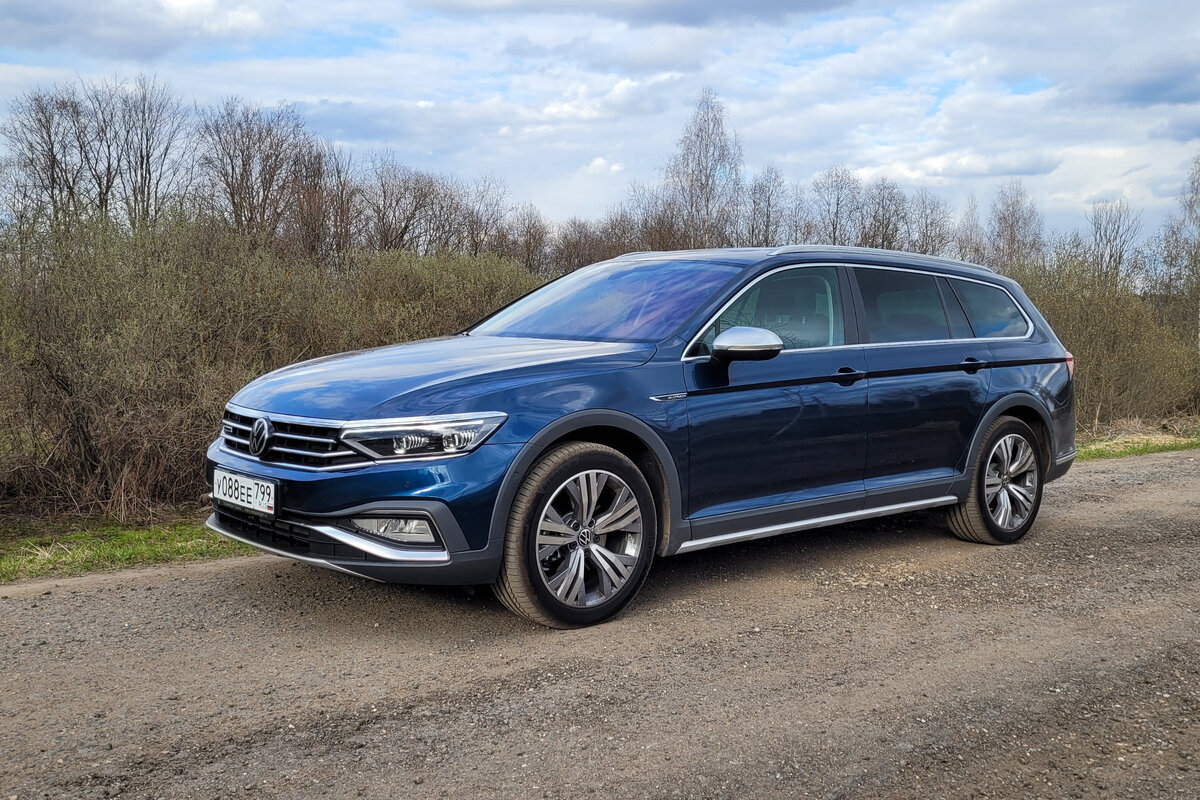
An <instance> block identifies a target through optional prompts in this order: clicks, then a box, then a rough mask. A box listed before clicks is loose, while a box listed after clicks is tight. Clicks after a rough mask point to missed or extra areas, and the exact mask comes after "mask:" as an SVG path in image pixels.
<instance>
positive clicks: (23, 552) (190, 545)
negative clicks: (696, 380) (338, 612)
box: [0, 521, 257, 583]
mask: <svg viewBox="0 0 1200 800" xmlns="http://www.w3.org/2000/svg"><path fill="white" fill-rule="evenodd" d="M55 527H59V528H62V527H65V528H67V530H66V531H65V532H55V531H54V530H53V528H55ZM254 552H257V551H256V550H254V548H252V547H248V546H246V545H242V544H238V543H236V542H231V541H229V540H228V539H223V538H221V537H219V536H217V535H216V534H215V533H213V532H211V531H209V530H207V529H206V528H204V527H203V526H201V525H198V524H196V523H194V522H175V523H170V524H166V525H155V526H152V527H143V528H135V527H126V526H122V525H115V524H111V523H107V524H106V523H100V522H83V523H69V524H68V523H62V524H59V525H54V524H52V523H49V522H42V521H38V522H28V521H18V522H0V583H7V582H10V581H15V580H21V579H27V578H46V577H59V576H62V577H65V576H69V575H81V574H83V573H85V572H95V571H97V570H104V569H118V568H122V567H136V566H144V565H147V564H163V563H166V562H170V561H191V560H196V559H210V558H224V557H228V556H237V555H247V554H250V553H254Z"/></svg>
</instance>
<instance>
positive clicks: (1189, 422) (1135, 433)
mask: <svg viewBox="0 0 1200 800" xmlns="http://www.w3.org/2000/svg"><path fill="white" fill-rule="evenodd" d="M1192 448H1200V417H1175V418H1172V419H1165V420H1142V419H1122V420H1117V421H1115V422H1111V423H1108V424H1106V425H1101V426H1094V427H1092V428H1090V429H1088V430H1085V431H1080V433H1079V455H1078V459H1079V460H1080V461H1091V460H1094V459H1099V458H1119V457H1123V456H1134V455H1144V454H1146V453H1164V452H1169V451H1172V450H1190V449H1192Z"/></svg>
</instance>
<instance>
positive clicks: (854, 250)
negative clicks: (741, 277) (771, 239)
mask: <svg viewBox="0 0 1200 800" xmlns="http://www.w3.org/2000/svg"><path fill="white" fill-rule="evenodd" d="M830 252H833V253H846V254H857V255H870V256H902V257H904V258H908V259H913V258H916V259H920V260H922V261H926V262H930V263H935V264H953V265H954V266H956V267H971V268H973V269H980V270H983V271H985V272H992V273H994V272H995V271H996V270H994V269H992V268H991V267H989V266H985V265H984V264H972V263H971V262H970V261H960V260H959V259H956V258H944V257H942V256H928V255H924V254H922V253H909V252H906V251H903V250H883V249H880V248H877V247H847V246H846V245H835V244H789V245H784V246H783V247H777V248H775V249H774V250H772V251H771V255H773V256H779V255H786V254H787V253H830Z"/></svg>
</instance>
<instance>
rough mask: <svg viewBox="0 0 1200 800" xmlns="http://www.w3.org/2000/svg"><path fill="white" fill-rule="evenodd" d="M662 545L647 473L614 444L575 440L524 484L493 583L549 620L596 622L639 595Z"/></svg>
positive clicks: (566, 624)
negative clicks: (496, 576)
mask: <svg viewBox="0 0 1200 800" xmlns="http://www.w3.org/2000/svg"><path fill="white" fill-rule="evenodd" d="M589 509H590V514H588V513H585V512H588V511H589ZM584 516H588V518H587V519H583V517H584ZM657 544H658V519H657V516H656V513H655V505H654V495H653V494H652V492H651V491H650V486H649V484H648V483H647V482H646V478H645V477H644V476H643V475H642V473H641V471H639V470H638V468H637V467H636V466H634V464H633V462H632V461H630V460H629V459H628V458H626V457H625V456H624V455H623V454H621V453H620V452H618V451H616V450H614V449H612V448H611V447H606V446H604V445H600V444H595V443H592V442H569V443H567V444H563V445H561V446H559V447H556V448H555V449H553V450H551V451H550V452H549V453H547V454H546V455H545V456H544V457H543V458H542V459H541V460H540V461H539V462H538V463H537V464H536V465H535V466H534V467H533V469H532V470H530V472H529V475H528V476H527V477H526V478H525V481H524V482H523V483H522V484H521V488H520V489H519V490H518V491H517V496H516V498H515V499H514V500H513V504H512V508H511V509H510V511H509V516H508V529H507V532H506V534H505V540H504V561H503V564H502V565H501V567H500V575H499V578H498V580H497V581H496V583H494V584H493V585H492V590H493V591H494V592H495V594H496V597H498V598H499V599H500V602H502V603H503V604H504V605H505V606H506V607H507V608H508V609H509V610H510V611H513V612H515V613H517V614H519V615H521V616H522V617H525V618H526V619H528V620H530V621H532V622H536V623H538V624H540V625H546V626H549V627H551V628H577V627H582V626H584V625H594V624H595V623H598V622H603V621H604V620H606V619H609V618H610V617H612V616H613V615H615V614H617V613H618V612H619V611H621V609H622V608H624V607H625V606H626V605H627V604H628V603H629V601H630V600H632V599H633V596H634V595H635V594H637V592H638V590H639V589H640V588H641V586H642V583H643V582H644V581H645V580H646V575H647V574H648V573H649V571H650V563H651V562H652V561H653V560H654V551H655V548H656V546H657Z"/></svg>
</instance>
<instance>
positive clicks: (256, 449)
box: [250, 417, 275, 456]
mask: <svg viewBox="0 0 1200 800" xmlns="http://www.w3.org/2000/svg"><path fill="white" fill-rule="evenodd" d="M274 432H275V431H274V429H273V428H272V427H271V420H269V419H267V418H266V417H259V418H258V419H256V420H255V421H254V427H252V428H251V429H250V455H252V456H261V455H262V454H263V453H265V452H267V446H268V445H269V444H270V443H271V434H273V433H274Z"/></svg>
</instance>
